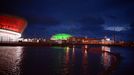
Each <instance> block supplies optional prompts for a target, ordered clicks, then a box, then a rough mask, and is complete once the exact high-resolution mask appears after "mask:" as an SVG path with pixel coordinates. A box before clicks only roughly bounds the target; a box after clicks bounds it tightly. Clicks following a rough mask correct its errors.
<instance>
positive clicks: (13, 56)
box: [0, 47, 23, 75]
mask: <svg viewBox="0 0 134 75" xmlns="http://www.w3.org/2000/svg"><path fill="white" fill-rule="evenodd" d="M22 52H23V48H22V47H0V75H20V62H21V59H22V56H21V55H22Z"/></svg>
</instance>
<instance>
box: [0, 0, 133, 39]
mask: <svg viewBox="0 0 134 75" xmlns="http://www.w3.org/2000/svg"><path fill="white" fill-rule="evenodd" d="M0 6H1V8H0V13H1V14H9V15H15V16H20V17H23V18H25V19H26V20H27V22H28V25H27V28H26V29H25V31H24V33H23V34H22V37H44V38H50V37H51V36H52V35H54V34H58V33H67V34H71V35H73V36H80V37H85V36H87V37H91V38H102V37H104V36H108V37H110V38H113V35H115V37H116V39H117V40H134V39H133V38H134V37H133V35H134V33H133V30H134V20H133V19H134V16H133V12H134V10H133V9H134V1H132V0H127V1H126V0H108V1H107V0H85V1H82V0H67V1H63V0H39V1H36V0H28V1H27V0H23V1H17V0H12V1H8V0H5V1H0ZM130 36H131V37H130Z"/></svg>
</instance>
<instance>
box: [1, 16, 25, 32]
mask: <svg viewBox="0 0 134 75" xmlns="http://www.w3.org/2000/svg"><path fill="white" fill-rule="evenodd" d="M26 25H27V22H26V20H24V19H23V18H20V17H16V16H8V15H0V29H4V30H9V31H14V32H18V33H22V32H23V30H24V28H25V26H26Z"/></svg>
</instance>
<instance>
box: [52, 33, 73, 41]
mask: <svg viewBox="0 0 134 75" xmlns="http://www.w3.org/2000/svg"><path fill="white" fill-rule="evenodd" d="M70 37H72V35H70V34H65V33H61V34H55V35H53V36H52V37H51V40H67V39H69V38H70Z"/></svg>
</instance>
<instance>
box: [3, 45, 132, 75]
mask: <svg viewBox="0 0 134 75" xmlns="http://www.w3.org/2000/svg"><path fill="white" fill-rule="evenodd" d="M133 50H134V49H133V48H121V47H106V46H84V45H83V46H79V47H76V46H72V47H20V46H16V47H8V46H1V47H0V75H128V74H129V73H131V75H134V67H133V64H134V60H133V57H134V51H133ZM102 51H107V52H102ZM108 52H112V53H115V54H117V53H119V54H120V56H121V59H122V60H121V61H119V60H118V59H117V58H116V56H115V55H113V54H111V53H108Z"/></svg>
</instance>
